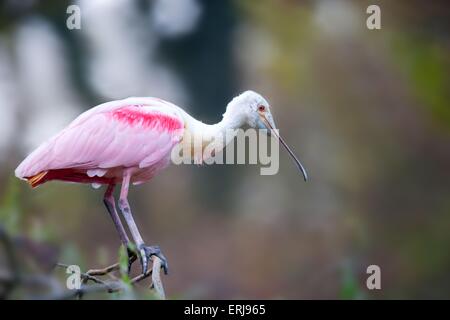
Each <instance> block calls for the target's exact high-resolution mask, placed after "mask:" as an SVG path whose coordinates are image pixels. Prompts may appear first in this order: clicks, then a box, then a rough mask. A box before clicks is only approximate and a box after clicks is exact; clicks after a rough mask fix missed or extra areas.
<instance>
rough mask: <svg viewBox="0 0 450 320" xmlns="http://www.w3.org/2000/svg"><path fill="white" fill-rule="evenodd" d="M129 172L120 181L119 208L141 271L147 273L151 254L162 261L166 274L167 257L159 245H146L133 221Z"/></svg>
mask: <svg viewBox="0 0 450 320" xmlns="http://www.w3.org/2000/svg"><path fill="white" fill-rule="evenodd" d="M130 179H131V172H130V171H129V170H126V171H125V173H124V177H123V181H122V189H121V191H120V198H119V208H120V210H121V211H122V214H123V216H124V218H125V221H126V222H127V225H128V228H129V229H130V232H131V235H132V237H133V240H134V242H135V244H136V246H137V248H138V250H139V255H140V258H141V264H142V273H143V274H145V273H147V269H148V260H149V259H150V258H151V256H153V255H154V256H157V257H158V258H159V259H161V261H162V268H163V269H164V273H165V274H167V268H168V266H167V259H166V258H165V257H164V255H163V254H162V253H161V250H160V248H159V246H146V245H145V244H144V240H142V237H141V234H140V233H139V230H138V228H137V225H136V222H134V219H133V215H132V214H131V209H130V204H129V203H128V189H129V186H130Z"/></svg>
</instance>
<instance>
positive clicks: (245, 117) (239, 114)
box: [224, 90, 308, 181]
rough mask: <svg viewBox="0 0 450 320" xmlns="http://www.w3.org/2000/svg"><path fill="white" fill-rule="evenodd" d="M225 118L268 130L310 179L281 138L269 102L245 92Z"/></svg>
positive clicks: (232, 104)
mask: <svg viewBox="0 0 450 320" xmlns="http://www.w3.org/2000/svg"><path fill="white" fill-rule="evenodd" d="M224 116H225V117H230V118H231V119H233V121H236V122H238V123H241V124H246V125H248V126H249V127H251V128H254V129H266V130H267V133H268V134H269V135H270V134H273V135H274V136H275V137H276V138H277V139H278V140H279V141H280V143H281V144H282V145H283V146H284V147H285V148H286V151H287V152H288V153H289V155H290V156H291V157H292V159H293V160H294V162H295V163H296V165H297V167H298V169H299V170H300V171H301V173H302V174H303V178H304V179H305V181H306V180H307V179H308V175H307V173H306V170H305V168H304V167H303V165H302V164H301V162H300V161H299V159H298V157H297V156H296V155H295V154H294V152H293V151H292V150H291V148H289V146H288V145H287V144H286V142H285V141H284V139H283V138H282V137H281V136H280V134H279V131H278V130H277V126H276V125H275V122H274V120H273V117H272V113H271V111H270V105H269V102H267V100H266V99H264V97H263V96H261V95H260V94H258V93H256V92H254V91H251V90H248V91H245V92H244V93H242V94H240V95H239V96H237V97H235V98H234V99H233V100H232V101H231V102H230V103H229V104H228V107H227V111H226V113H225V115H224Z"/></svg>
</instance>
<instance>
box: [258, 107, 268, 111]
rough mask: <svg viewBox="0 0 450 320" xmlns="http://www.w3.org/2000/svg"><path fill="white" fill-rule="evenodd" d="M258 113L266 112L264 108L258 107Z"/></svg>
mask: <svg viewBox="0 0 450 320" xmlns="http://www.w3.org/2000/svg"><path fill="white" fill-rule="evenodd" d="M258 111H259V112H264V111H266V107H264V106H259V107H258Z"/></svg>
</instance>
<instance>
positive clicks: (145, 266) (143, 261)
mask: <svg viewBox="0 0 450 320" xmlns="http://www.w3.org/2000/svg"><path fill="white" fill-rule="evenodd" d="M139 253H140V256H141V264H142V273H143V274H146V273H147V269H148V258H147V252H146V250H145V247H143V248H141V249H140V250H139Z"/></svg>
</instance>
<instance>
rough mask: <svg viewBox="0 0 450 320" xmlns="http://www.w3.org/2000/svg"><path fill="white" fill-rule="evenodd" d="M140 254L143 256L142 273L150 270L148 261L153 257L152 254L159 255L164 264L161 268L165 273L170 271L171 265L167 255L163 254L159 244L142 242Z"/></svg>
mask: <svg viewBox="0 0 450 320" xmlns="http://www.w3.org/2000/svg"><path fill="white" fill-rule="evenodd" d="M139 255H140V258H141V264H142V273H143V274H146V273H147V270H148V261H149V260H150V259H151V257H152V256H156V257H158V258H159V259H160V260H161V262H162V264H161V268H162V269H163V270H164V274H167V273H168V271H169V266H168V264H167V259H166V257H165V256H164V255H163V254H162V252H161V249H160V248H159V246H146V245H144V244H142V245H141V246H139Z"/></svg>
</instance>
